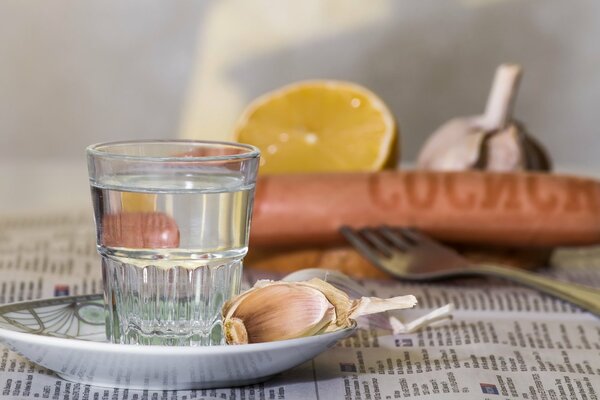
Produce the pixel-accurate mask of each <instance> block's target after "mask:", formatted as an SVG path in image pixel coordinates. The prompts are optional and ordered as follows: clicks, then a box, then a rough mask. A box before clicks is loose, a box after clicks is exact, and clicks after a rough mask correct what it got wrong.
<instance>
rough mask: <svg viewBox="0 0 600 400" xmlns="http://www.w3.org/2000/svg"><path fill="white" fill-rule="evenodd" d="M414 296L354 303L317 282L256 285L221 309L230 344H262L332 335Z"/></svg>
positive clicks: (404, 304) (404, 303)
mask: <svg viewBox="0 0 600 400" xmlns="http://www.w3.org/2000/svg"><path fill="white" fill-rule="evenodd" d="M416 303H417V300H416V298H415V297H414V296H411V295H408V296H399V297H394V298H391V299H379V298H376V297H363V298H361V299H357V300H352V299H351V298H350V297H349V296H348V295H347V294H346V293H345V292H343V291H341V290H339V289H337V288H335V287H334V286H332V285H330V284H329V283H327V282H324V281H322V280H320V279H317V278H315V279H311V280H309V281H305V282H283V281H281V282H270V281H259V282H257V284H256V285H255V286H254V287H253V288H252V289H250V290H248V291H246V292H244V293H242V294H240V295H239V296H236V297H234V298H233V299H231V300H230V301H228V302H226V303H225V305H224V306H223V309H222V316H223V327H224V331H225V340H226V342H227V343H228V344H245V343H260V342H269V341H275V340H285V339H293V338H298V337H305V336H311V335H315V334H318V333H323V332H331V331H335V330H338V329H343V328H347V327H350V326H352V324H353V320H354V319H355V318H357V317H359V316H362V315H367V314H373V313H379V312H383V311H388V310H392V309H394V310H396V309H402V308H410V307H413V306H414V305H415V304H416Z"/></svg>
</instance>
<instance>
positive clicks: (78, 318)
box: [0, 294, 106, 342]
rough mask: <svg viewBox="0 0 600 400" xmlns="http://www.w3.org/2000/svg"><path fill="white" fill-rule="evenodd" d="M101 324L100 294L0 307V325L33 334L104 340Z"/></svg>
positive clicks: (102, 307)
mask: <svg viewBox="0 0 600 400" xmlns="http://www.w3.org/2000/svg"><path fill="white" fill-rule="evenodd" d="M104 323H105V321H104V305H103V301H102V295H99V294H94V295H87V296H70V297H57V298H53V299H45V300H38V301H29V302H23V303H14V304H7V305H4V306H0V328H5V329H10V330H12V331H20V332H26V333H33V334H35V335H42V336H53V337H61V338H66V339H81V340H90V341H95V342H104V341H106V333H105V328H104Z"/></svg>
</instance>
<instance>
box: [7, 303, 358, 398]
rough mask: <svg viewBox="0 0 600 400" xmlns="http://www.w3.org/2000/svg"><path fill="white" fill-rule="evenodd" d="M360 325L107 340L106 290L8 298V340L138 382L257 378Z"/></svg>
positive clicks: (27, 352) (70, 365) (199, 385)
mask: <svg viewBox="0 0 600 400" xmlns="http://www.w3.org/2000/svg"><path fill="white" fill-rule="evenodd" d="M355 329H356V327H353V328H348V329H344V330H340V331H337V332H332V333H326V334H322V335H317V336H310V337H306V338H301V339H291V340H282V341H278V342H270V343H257V344H246V345H237V346H225V345H224V346H208V347H168V346H133V345H120V344H112V343H107V342H106V338H105V334H104V310H103V305H102V298H101V296H100V295H89V296H72V297H59V298H52V299H47V300H37V301H29V302H22V303H15V304H8V305H4V306H0V340H2V341H3V342H4V343H5V344H6V345H8V346H9V347H10V348H11V349H13V350H14V351H16V352H18V353H19V354H21V355H23V356H24V357H26V358H28V359H30V360H31V361H33V362H35V363H37V364H39V365H41V366H44V367H46V368H48V369H50V370H52V371H55V372H56V373H57V374H58V375H60V376H61V377H63V378H64V379H67V380H70V381H76V382H81V383H85V384H90V385H97V386H109V387H124V388H135V389H158V390H166V389H204V388H214V387H229V386H239V385H246V384H252V383H256V382H259V381H263V380H266V379H268V378H269V377H271V376H273V375H275V374H278V373H280V372H283V371H285V370H287V369H289V368H292V367H294V366H297V365H299V364H302V363H303V362H305V361H308V360H310V359H312V358H313V357H315V356H316V355H318V354H319V353H321V352H323V351H325V350H326V349H327V348H329V347H331V346H333V345H335V343H336V342H337V341H339V340H340V339H343V338H345V337H347V336H349V335H350V334H352V333H353V332H354V330H355Z"/></svg>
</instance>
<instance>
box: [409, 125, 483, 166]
mask: <svg viewBox="0 0 600 400" xmlns="http://www.w3.org/2000/svg"><path fill="white" fill-rule="evenodd" d="M485 134H486V133H485V131H483V130H481V129H478V127H477V126H476V125H475V123H474V119H473V118H468V117H466V118H454V119H451V120H450V121H448V122H446V123H445V124H443V125H442V126H441V127H440V128H438V129H437V130H436V131H435V132H434V133H433V134H432V135H431V136H430V138H429V139H428V140H427V141H426V142H425V144H424V146H423V149H422V150H421V153H420V154H419V158H418V160H417V166H418V167H419V168H423V169H435V170H463V169H468V168H471V167H473V166H474V165H475V164H477V162H478V159H479V157H480V153H481V146H482V145H483V141H484V139H485Z"/></svg>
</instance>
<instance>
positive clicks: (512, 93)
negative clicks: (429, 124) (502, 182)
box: [417, 64, 551, 172]
mask: <svg viewBox="0 0 600 400" xmlns="http://www.w3.org/2000/svg"><path fill="white" fill-rule="evenodd" d="M521 74H522V68H521V66H519V65H512V64H503V65H501V66H499V67H498V69H497V70H496V76H495V78H494V83H493V85H492V89H491V91H490V95H489V97H488V102H487V106H486V110H485V113H484V114H483V115H479V116H474V117H461V118H454V119H452V120H450V121H448V122H447V123H445V124H443V125H442V126H441V127H440V128H438V129H437V130H436V131H435V132H434V133H433V134H432V135H431V136H430V137H429V139H428V140H427V141H426V142H425V145H424V146H423V148H422V149H421V152H420V154H419V157H418V160H417V166H418V168H420V169H426V170H439V171H463V170H468V169H481V170H489V171H497V172H509V171H521V170H534V171H549V170H550V169H551V162H550V158H549V156H548V154H547V152H546V150H544V148H543V147H542V145H541V144H540V143H539V142H537V141H536V140H535V139H534V138H533V137H531V136H530V135H529V134H528V133H527V131H526V129H525V127H524V126H523V124H521V123H520V122H518V121H516V120H514V119H513V118H512V111H513V105H514V101H515V98H516V93H517V88H518V85H519V81H520V78H521Z"/></svg>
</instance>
